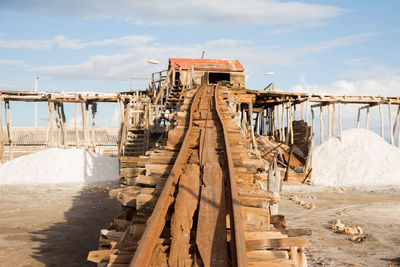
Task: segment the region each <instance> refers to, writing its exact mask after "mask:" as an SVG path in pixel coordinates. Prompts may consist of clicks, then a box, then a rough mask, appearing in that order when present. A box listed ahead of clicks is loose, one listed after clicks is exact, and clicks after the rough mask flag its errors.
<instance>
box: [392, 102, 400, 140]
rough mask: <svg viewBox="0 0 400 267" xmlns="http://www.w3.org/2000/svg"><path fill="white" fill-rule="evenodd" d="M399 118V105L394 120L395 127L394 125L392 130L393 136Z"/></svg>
mask: <svg viewBox="0 0 400 267" xmlns="http://www.w3.org/2000/svg"><path fill="white" fill-rule="evenodd" d="M399 116H400V105H398V109H397V114H396V118H395V119H394V125H393V130H392V131H393V134H394V133H395V132H396V126H397V123H398V121H399Z"/></svg>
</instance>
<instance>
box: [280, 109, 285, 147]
mask: <svg viewBox="0 0 400 267" xmlns="http://www.w3.org/2000/svg"><path fill="white" fill-rule="evenodd" d="M281 108H282V113H281V114H282V116H281V125H282V128H281V133H282V142H285V131H284V129H285V126H284V124H283V119H284V117H285V104H282V106H281Z"/></svg>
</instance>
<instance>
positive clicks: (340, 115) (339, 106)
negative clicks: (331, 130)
mask: <svg viewBox="0 0 400 267" xmlns="http://www.w3.org/2000/svg"><path fill="white" fill-rule="evenodd" d="M338 108H339V133H340V134H339V135H340V140H342V136H343V129H342V112H341V110H340V109H341V104H340V103H339V104H338Z"/></svg>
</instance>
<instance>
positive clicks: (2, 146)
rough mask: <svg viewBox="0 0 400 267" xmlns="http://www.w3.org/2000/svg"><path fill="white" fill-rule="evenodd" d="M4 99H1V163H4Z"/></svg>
mask: <svg viewBox="0 0 400 267" xmlns="http://www.w3.org/2000/svg"><path fill="white" fill-rule="evenodd" d="M3 156H4V133H3V97H0V161H1V163H3V162H4V160H3Z"/></svg>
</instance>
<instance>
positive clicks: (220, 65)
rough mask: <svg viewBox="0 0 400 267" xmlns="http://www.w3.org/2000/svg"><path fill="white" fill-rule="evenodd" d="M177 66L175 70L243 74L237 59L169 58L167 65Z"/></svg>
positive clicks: (241, 66)
mask: <svg viewBox="0 0 400 267" xmlns="http://www.w3.org/2000/svg"><path fill="white" fill-rule="evenodd" d="M173 63H175V64H177V67H176V68H177V69H179V68H181V69H189V68H191V66H192V65H193V67H194V68H195V69H197V70H219V71H240V72H244V68H243V65H242V63H240V61H239V60H238V59H190V58H170V59H169V64H170V65H172V64H173Z"/></svg>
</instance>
